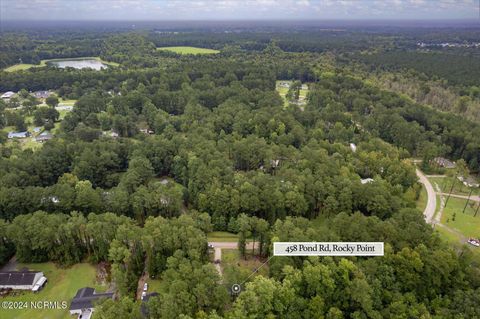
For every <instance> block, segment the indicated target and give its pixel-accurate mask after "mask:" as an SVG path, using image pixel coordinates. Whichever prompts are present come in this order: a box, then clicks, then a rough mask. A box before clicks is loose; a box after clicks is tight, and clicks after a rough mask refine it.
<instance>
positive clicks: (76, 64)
mask: <svg viewBox="0 0 480 319" xmlns="http://www.w3.org/2000/svg"><path fill="white" fill-rule="evenodd" d="M48 63H49V64H52V65H54V66H56V67H59V68H62V69H64V68H66V67H70V68H75V69H86V68H90V69H94V70H101V69H103V68H107V65H106V64H104V63H102V62H101V61H98V60H94V59H84V60H60V61H51V62H48Z"/></svg>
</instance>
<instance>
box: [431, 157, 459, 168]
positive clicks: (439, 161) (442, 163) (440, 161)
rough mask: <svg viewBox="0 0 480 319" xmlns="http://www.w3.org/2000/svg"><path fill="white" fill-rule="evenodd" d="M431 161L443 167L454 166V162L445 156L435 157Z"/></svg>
mask: <svg viewBox="0 0 480 319" xmlns="http://www.w3.org/2000/svg"><path fill="white" fill-rule="evenodd" d="M433 162H434V163H435V164H437V165H438V166H440V167H444V168H455V166H456V164H455V163H454V162H452V161H450V160H448V159H446V158H443V157H435V158H434V159H433Z"/></svg>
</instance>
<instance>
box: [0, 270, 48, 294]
mask: <svg viewBox="0 0 480 319" xmlns="http://www.w3.org/2000/svg"><path fill="white" fill-rule="evenodd" d="M46 282H47V278H46V277H45V276H44V275H43V272H41V271H29V270H28V269H26V268H25V269H22V270H21V271H7V272H0V289H18V290H31V291H34V292H35V291H38V290H40V289H41V288H42V287H43V286H44V285H45V283H46Z"/></svg>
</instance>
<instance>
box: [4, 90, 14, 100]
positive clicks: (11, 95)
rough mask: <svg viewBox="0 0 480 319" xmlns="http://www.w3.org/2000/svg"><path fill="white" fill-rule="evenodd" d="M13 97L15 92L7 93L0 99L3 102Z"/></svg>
mask: <svg viewBox="0 0 480 319" xmlns="http://www.w3.org/2000/svg"><path fill="white" fill-rule="evenodd" d="M14 95H15V92H12V91H8V92H5V93H3V94H2V96H1V98H2V99H4V100H8V99H10V98H12V97H13V96H14Z"/></svg>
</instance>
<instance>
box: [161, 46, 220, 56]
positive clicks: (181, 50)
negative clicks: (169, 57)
mask: <svg viewBox="0 0 480 319" xmlns="http://www.w3.org/2000/svg"><path fill="white" fill-rule="evenodd" d="M157 50H159V51H172V52H175V53H178V54H216V53H220V51H219V50H213V49H205V48H196V47H188V46H180V47H161V48H157Z"/></svg>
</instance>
